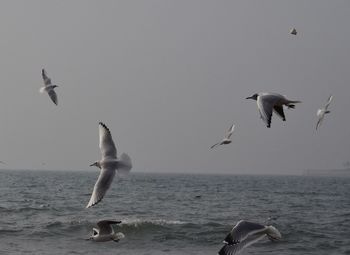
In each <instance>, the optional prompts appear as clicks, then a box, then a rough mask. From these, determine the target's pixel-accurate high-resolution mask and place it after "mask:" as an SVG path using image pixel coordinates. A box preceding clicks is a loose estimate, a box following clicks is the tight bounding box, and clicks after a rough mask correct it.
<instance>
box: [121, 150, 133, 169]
mask: <svg viewBox="0 0 350 255" xmlns="http://www.w3.org/2000/svg"><path fill="white" fill-rule="evenodd" d="M131 168H132V163H131V158H130V157H129V155H128V154H126V153H123V154H122V155H121V156H120V158H119V161H118V168H117V170H122V171H129V170H130V169H131Z"/></svg>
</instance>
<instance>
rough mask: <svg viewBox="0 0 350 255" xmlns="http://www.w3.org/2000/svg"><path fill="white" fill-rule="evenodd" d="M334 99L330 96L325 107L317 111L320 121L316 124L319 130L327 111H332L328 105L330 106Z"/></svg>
mask: <svg viewBox="0 0 350 255" xmlns="http://www.w3.org/2000/svg"><path fill="white" fill-rule="evenodd" d="M332 99H333V96H332V95H330V96H329V98H328V101H327V103H326V105H325V106H324V107H323V108H321V109H318V111H317V117H318V121H317V124H316V130H317V128H318V127H319V126H321V123H322V121H323V118H324V116H325V115H326V114H327V113H330V111H328V106H329V104H330V103H331V101H332Z"/></svg>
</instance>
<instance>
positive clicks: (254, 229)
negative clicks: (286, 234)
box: [219, 220, 282, 255]
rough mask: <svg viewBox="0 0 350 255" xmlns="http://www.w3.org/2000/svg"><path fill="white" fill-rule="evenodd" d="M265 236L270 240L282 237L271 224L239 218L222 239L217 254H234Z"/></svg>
mask: <svg viewBox="0 0 350 255" xmlns="http://www.w3.org/2000/svg"><path fill="white" fill-rule="evenodd" d="M265 236H267V237H268V238H269V239H270V240H278V239H281V238H282V235H281V233H280V232H279V231H278V230H277V229H276V228H275V227H273V226H264V225H260V224H258V223H253V222H249V221H245V220H240V221H239V222H237V224H236V225H235V226H234V227H233V229H232V230H231V232H230V233H229V234H228V235H227V236H226V238H225V240H224V241H223V242H224V243H225V245H224V246H223V247H222V248H221V250H220V251H219V255H234V254H238V253H240V252H241V251H242V250H243V249H244V248H246V247H248V246H250V245H251V244H253V243H255V242H257V241H259V240H260V239H263V238H264V237H265Z"/></svg>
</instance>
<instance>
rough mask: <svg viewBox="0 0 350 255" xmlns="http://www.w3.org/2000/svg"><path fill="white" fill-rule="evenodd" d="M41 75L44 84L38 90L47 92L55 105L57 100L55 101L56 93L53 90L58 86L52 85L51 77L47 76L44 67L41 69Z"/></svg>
mask: <svg viewBox="0 0 350 255" xmlns="http://www.w3.org/2000/svg"><path fill="white" fill-rule="evenodd" d="M41 75H42V77H43V80H44V85H45V86H44V87H41V88H40V90H39V91H40V93H44V92H47V94H48V95H49V97H50V98H51V100H52V102H54V104H55V105H57V103H58V101H57V94H56V92H55V88H56V87H58V86H57V85H53V84H52V83H51V79H50V78H49V77H47V75H46V72H45V69H42V70H41Z"/></svg>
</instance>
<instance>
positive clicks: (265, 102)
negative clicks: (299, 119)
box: [246, 93, 301, 128]
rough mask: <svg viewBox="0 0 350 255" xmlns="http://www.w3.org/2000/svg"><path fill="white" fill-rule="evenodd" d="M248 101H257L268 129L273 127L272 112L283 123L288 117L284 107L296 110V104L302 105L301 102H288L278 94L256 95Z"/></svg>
mask: <svg viewBox="0 0 350 255" xmlns="http://www.w3.org/2000/svg"><path fill="white" fill-rule="evenodd" d="M246 99H253V100H256V102H257V104H258V110H259V113H260V117H261V118H262V120H263V121H264V122H265V124H266V126H267V127H268V128H269V127H271V117H272V111H274V112H275V113H276V114H277V115H278V116H279V117H281V119H282V120H283V121H286V117H285V116H284V112H283V105H285V106H287V107H288V108H292V109H294V107H295V105H294V104H296V103H301V101H291V100H288V99H287V98H285V97H284V96H282V95H280V94H277V93H255V94H254V95H252V96H250V97H247V98H246Z"/></svg>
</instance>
